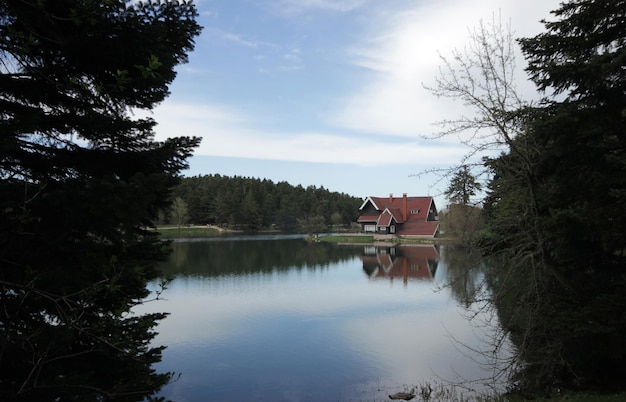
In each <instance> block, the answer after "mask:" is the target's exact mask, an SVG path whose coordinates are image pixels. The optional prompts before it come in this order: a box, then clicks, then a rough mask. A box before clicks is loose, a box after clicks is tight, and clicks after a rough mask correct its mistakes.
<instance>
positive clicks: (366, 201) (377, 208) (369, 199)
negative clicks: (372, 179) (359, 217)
mask: <svg viewBox="0 0 626 402" xmlns="http://www.w3.org/2000/svg"><path fill="white" fill-rule="evenodd" d="M368 202H371V203H372V205H373V206H374V208H376V210H377V211H380V208H379V207H378V205H376V203H375V202H374V201H373V200H372V198H371V197H367V198H366V199H365V201H363V205H361V207H360V208H359V211H361V210H362V209H363V208H365V205H367V203H368Z"/></svg>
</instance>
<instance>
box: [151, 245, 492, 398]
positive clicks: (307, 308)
mask: <svg viewBox="0 0 626 402" xmlns="http://www.w3.org/2000/svg"><path fill="white" fill-rule="evenodd" d="M468 259H469V257H467V256H465V255H464V254H459V251H458V250H455V249H452V248H445V247H435V246H430V245H428V246H425V245H419V246H418V245H413V246H408V245H407V246H396V247H375V246H371V245H365V246H363V245H361V246H347V245H346V246H342V245H335V244H327V243H307V242H306V241H305V240H304V239H303V238H302V236H247V237H246V236H241V237H236V238H218V239H204V240H196V241H180V242H176V243H174V253H173V255H172V256H171V260H170V262H169V263H167V264H166V265H165V266H164V271H165V273H166V274H167V275H171V276H172V277H174V280H173V281H172V282H171V283H170V285H169V287H168V289H167V291H166V292H165V293H164V295H163V297H165V298H166V299H167V300H164V301H156V302H150V303H147V304H146V305H144V306H142V307H141V309H140V310H139V311H140V312H150V311H167V312H169V313H171V315H170V316H169V317H168V318H166V319H165V320H163V321H162V322H161V323H160V325H159V326H158V328H157V331H158V332H159V335H158V336H157V338H156V340H155V344H158V345H161V344H162V345H167V349H166V350H165V351H164V353H163V361H162V362H161V363H160V364H158V365H157V366H156V369H157V370H159V371H174V372H176V373H180V374H181V375H180V378H179V379H178V380H177V381H175V382H172V383H171V384H169V385H167V386H166V387H165V388H164V389H163V391H162V393H161V395H162V396H164V397H166V398H169V399H172V400H174V401H180V402H184V401H252V400H254V401H349V400H352V401H362V400H364V401H371V400H388V398H387V395H388V394H389V393H393V392H398V391H403V390H407V389H410V388H411V387H413V386H415V385H418V384H420V383H423V382H424V381H437V382H445V381H452V382H463V381H464V382H471V384H470V385H471V386H473V387H477V388H479V389H480V388H481V387H482V386H483V385H482V384H483V381H482V379H484V378H490V376H491V371H490V369H492V367H489V366H485V365H483V363H485V362H486V359H485V358H484V357H483V356H482V355H479V354H477V353H473V352H470V349H468V347H469V348H477V349H481V348H485V343H484V340H485V338H484V337H485V336H486V333H485V332H488V328H481V322H482V321H481V318H483V317H481V316H480V313H478V316H477V317H476V319H474V320H472V321H470V320H468V315H470V314H475V311H473V310H472V309H471V308H468V307H469V306H470V303H469V302H468V300H469V298H470V297H471V296H472V295H473V294H474V292H476V291H477V290H478V288H479V287H480V280H481V277H482V276H481V274H480V272H479V271H478V270H471V271H469V272H466V271H467V268H468V266H469V264H470V263H472V262H471V261H469V260H468ZM451 282H452V284H451V285H449V284H450V283H451Z"/></svg>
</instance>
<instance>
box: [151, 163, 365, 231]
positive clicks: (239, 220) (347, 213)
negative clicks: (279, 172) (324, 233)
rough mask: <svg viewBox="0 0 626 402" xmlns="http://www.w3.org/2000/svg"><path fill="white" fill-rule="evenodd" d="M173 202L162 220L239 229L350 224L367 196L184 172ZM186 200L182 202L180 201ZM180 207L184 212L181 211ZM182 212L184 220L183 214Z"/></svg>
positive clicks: (283, 183)
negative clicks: (360, 196) (361, 196)
mask: <svg viewBox="0 0 626 402" xmlns="http://www.w3.org/2000/svg"><path fill="white" fill-rule="evenodd" d="M172 199H173V200H178V202H174V203H173V206H172V208H171V209H170V210H167V211H163V212H162V213H161V217H160V220H161V223H172V224H178V223H181V224H182V223H189V224H203V225H206V224H211V225H217V226H221V227H226V228H231V229H239V230H259V229H277V230H281V231H293V230H297V229H301V227H302V226H304V225H305V224H306V223H309V224H311V223H312V222H313V223H315V224H317V225H320V226H330V225H335V226H338V225H343V226H349V225H350V224H351V223H352V222H354V221H355V220H356V218H357V216H358V212H359V207H360V206H361V204H362V203H363V200H362V199H361V198H358V197H353V196H350V195H348V194H345V193H338V192H331V191H329V190H327V189H325V188H324V187H323V186H322V187H319V188H318V187H316V186H308V187H306V188H304V187H302V186H301V185H297V186H293V185H291V184H289V183H287V182H285V181H280V182H278V183H274V182H273V181H271V180H267V179H257V178H250V177H241V176H233V177H229V176H221V175H219V174H215V175H213V174H209V175H204V176H194V177H184V178H182V180H181V183H180V184H179V185H177V186H176V187H175V188H174V189H173V190H172ZM180 200H182V202H183V203H182V204H181V202H180ZM181 208H182V209H183V211H182V212H185V210H186V214H181V211H180V209H181ZM181 215H186V216H184V217H185V219H179V218H180V217H181Z"/></svg>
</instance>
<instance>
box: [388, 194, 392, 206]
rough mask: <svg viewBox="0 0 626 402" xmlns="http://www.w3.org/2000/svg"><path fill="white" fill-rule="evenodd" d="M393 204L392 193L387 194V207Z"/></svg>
mask: <svg viewBox="0 0 626 402" xmlns="http://www.w3.org/2000/svg"><path fill="white" fill-rule="evenodd" d="M392 202H393V193H389V205H391V203H392Z"/></svg>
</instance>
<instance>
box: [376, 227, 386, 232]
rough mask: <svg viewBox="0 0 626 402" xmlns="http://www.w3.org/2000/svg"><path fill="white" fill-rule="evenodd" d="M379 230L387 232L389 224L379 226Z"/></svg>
mask: <svg viewBox="0 0 626 402" xmlns="http://www.w3.org/2000/svg"><path fill="white" fill-rule="evenodd" d="M378 230H379V231H381V232H386V231H387V226H379V227H378Z"/></svg>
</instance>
